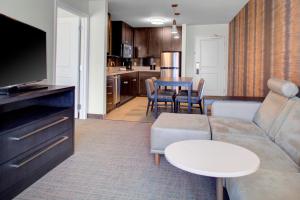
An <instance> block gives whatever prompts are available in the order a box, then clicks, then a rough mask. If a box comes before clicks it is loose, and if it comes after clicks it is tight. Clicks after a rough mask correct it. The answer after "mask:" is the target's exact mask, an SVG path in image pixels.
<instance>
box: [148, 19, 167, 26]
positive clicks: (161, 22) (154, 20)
mask: <svg viewBox="0 0 300 200" xmlns="http://www.w3.org/2000/svg"><path fill="white" fill-rule="evenodd" d="M149 21H150V22H151V24H153V25H163V24H164V23H166V22H167V21H168V20H166V19H164V18H150V19H149Z"/></svg>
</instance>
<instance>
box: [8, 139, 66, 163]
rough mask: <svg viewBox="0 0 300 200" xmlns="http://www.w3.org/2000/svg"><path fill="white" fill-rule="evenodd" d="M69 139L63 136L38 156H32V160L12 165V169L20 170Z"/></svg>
mask: <svg viewBox="0 0 300 200" xmlns="http://www.w3.org/2000/svg"><path fill="white" fill-rule="evenodd" d="M67 139H69V137H68V136H63V137H62V138H61V139H60V140H58V141H56V142H54V143H53V144H51V145H49V146H48V147H47V148H45V149H43V150H42V151H40V152H38V153H37V154H35V155H33V156H31V157H30V158H28V159H26V160H24V161H22V162H20V163H16V164H11V165H10V167H13V168H20V167H22V166H24V165H26V164H27V163H29V162H31V161H33V160H34V159H36V158H37V157H39V156H41V155H43V154H44V153H46V152H47V151H49V150H51V149H53V148H54V147H56V146H57V145H59V144H61V143H63V142H64V141H66V140H67Z"/></svg>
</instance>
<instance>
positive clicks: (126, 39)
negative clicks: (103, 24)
mask: <svg viewBox="0 0 300 200" xmlns="http://www.w3.org/2000/svg"><path fill="white" fill-rule="evenodd" d="M111 32H112V34H111V35H112V50H111V51H112V55H114V56H121V45H122V44H128V45H131V46H133V29H132V27H130V26H129V25H128V24H126V23H125V22H122V21H112V23H111Z"/></svg>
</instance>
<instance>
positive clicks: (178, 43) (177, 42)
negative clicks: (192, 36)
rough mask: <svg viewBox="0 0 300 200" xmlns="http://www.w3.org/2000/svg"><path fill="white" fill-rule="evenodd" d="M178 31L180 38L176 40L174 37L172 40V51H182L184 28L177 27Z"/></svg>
mask: <svg viewBox="0 0 300 200" xmlns="http://www.w3.org/2000/svg"><path fill="white" fill-rule="evenodd" d="M177 30H178V33H179V35H180V38H178V39H175V38H174V37H172V39H171V49H172V51H181V46H182V45H181V41H182V28H181V27H177Z"/></svg>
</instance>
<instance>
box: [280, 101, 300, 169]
mask: <svg viewBox="0 0 300 200" xmlns="http://www.w3.org/2000/svg"><path fill="white" fill-rule="evenodd" d="M290 101H291V102H290V104H292V103H293V104H292V105H291V108H290V109H289V112H288V114H287V116H286V118H285V120H284V121H283V123H282V125H281V127H280V128H279V131H278V133H277V134H276V136H275V143H276V144H278V145H279V146H280V147H281V148H282V149H283V150H284V151H285V152H286V153H287V154H288V155H289V156H290V157H291V158H292V159H293V160H294V161H295V162H296V163H297V164H298V165H299V166H300V99H299V98H295V99H292V100H290Z"/></svg>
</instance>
